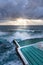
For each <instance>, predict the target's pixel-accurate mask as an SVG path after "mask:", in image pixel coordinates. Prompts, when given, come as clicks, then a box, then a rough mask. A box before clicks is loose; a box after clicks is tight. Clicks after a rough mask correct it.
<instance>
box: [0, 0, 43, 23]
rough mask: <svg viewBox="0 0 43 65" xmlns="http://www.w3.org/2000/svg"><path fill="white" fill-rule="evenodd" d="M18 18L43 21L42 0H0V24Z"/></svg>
mask: <svg viewBox="0 0 43 65" xmlns="http://www.w3.org/2000/svg"><path fill="white" fill-rule="evenodd" d="M18 18H23V19H35V20H36V19H41V20H42V21H43V0H0V22H1V23H0V24H2V22H3V23H5V22H4V21H1V20H3V19H4V20H7V21H8V20H16V19H18ZM13 22H14V21H13Z"/></svg>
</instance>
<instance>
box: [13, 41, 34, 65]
mask: <svg viewBox="0 0 43 65" xmlns="http://www.w3.org/2000/svg"><path fill="white" fill-rule="evenodd" d="M13 43H15V44H16V46H17V48H16V51H17V53H18V55H19V57H20V59H21V60H22V61H23V65H29V63H28V61H27V60H26V58H25V56H24V55H23V53H22V52H21V50H20V49H21V48H25V47H30V46H32V45H34V44H30V45H26V46H22V47H20V45H19V43H18V42H17V41H16V40H13Z"/></svg>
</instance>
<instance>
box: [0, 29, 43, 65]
mask: <svg viewBox="0 0 43 65" xmlns="http://www.w3.org/2000/svg"><path fill="white" fill-rule="evenodd" d="M42 37H43V31H40V30H39V31H38V30H17V31H12V32H0V38H1V39H6V40H8V41H9V43H10V45H9V48H7V45H8V44H6V43H5V44H6V45H5V44H4V41H3V43H2V45H1V44H0V65H23V64H22V62H21V60H20V58H19V57H18V55H17V52H16V50H15V48H16V46H15V45H14V44H13V43H12V41H13V39H16V40H17V41H21V40H24V39H30V38H42ZM3 45H5V46H6V47H4V46H3ZM5 49H6V50H5Z"/></svg>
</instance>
